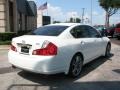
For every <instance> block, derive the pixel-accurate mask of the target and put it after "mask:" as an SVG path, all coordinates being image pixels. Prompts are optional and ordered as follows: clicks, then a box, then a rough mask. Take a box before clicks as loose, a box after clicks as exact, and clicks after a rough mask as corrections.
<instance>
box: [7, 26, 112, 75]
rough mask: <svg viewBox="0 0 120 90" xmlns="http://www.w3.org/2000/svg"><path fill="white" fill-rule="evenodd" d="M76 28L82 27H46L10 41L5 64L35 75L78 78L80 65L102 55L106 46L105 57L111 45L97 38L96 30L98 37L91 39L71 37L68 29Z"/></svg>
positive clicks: (103, 39)
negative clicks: (57, 74)
mask: <svg viewBox="0 0 120 90" xmlns="http://www.w3.org/2000/svg"><path fill="white" fill-rule="evenodd" d="M80 26H82V25H80V24H55V25H48V26H45V27H43V28H42V29H40V30H39V29H38V30H35V31H34V33H32V35H31V34H30V35H24V36H20V37H16V38H14V39H13V40H12V44H11V49H10V50H9V53H8V58H9V62H10V63H11V64H12V65H13V66H15V67H18V68H21V69H23V70H26V71H31V72H35V73H41V74H56V73H61V72H64V73H65V74H71V73H72V76H78V75H79V74H80V71H81V68H82V65H83V64H86V63H88V62H90V61H91V60H93V59H95V58H97V57H99V56H102V55H105V54H106V50H107V46H109V47H108V54H109V52H110V46H111V45H110V40H109V39H108V38H107V37H101V36H100V35H99V33H97V32H96V30H95V32H96V33H97V34H98V35H97V36H95V37H90V38H88V37H85V38H83V37H81V38H76V37H74V33H73V31H72V30H74V28H76V27H80ZM83 26H84V25H83ZM85 27H90V26H85ZM44 28H47V29H44ZM90 28H92V27H90ZM93 29H94V28H93ZM41 30H43V31H41ZM51 30H52V31H51ZM79 30H81V29H79ZM34 34H35V35H34ZM72 34H73V35H72ZM93 34H94V33H93ZM85 35H87V34H85ZM78 36H80V35H78ZM92 36H93V35H92ZM77 59H79V60H77ZM75 60H76V61H79V62H80V64H79V63H76V65H75V66H74V61H75ZM71 63H72V64H73V66H72V64H71ZM77 64H78V65H77ZM72 68H75V69H76V68H78V70H79V71H78V73H76V74H74V71H75V70H73V69H72ZM75 72H76V71H75Z"/></svg>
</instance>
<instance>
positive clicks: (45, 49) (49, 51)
mask: <svg viewBox="0 0 120 90" xmlns="http://www.w3.org/2000/svg"><path fill="white" fill-rule="evenodd" d="M32 54H33V55H43V56H51V55H57V46H56V45H54V44H53V43H51V42H45V43H44V44H43V46H42V48H41V49H36V50H34V51H33V53H32Z"/></svg>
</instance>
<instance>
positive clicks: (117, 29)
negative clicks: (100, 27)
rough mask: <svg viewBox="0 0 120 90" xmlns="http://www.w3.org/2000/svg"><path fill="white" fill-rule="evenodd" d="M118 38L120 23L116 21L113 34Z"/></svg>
mask: <svg viewBox="0 0 120 90" xmlns="http://www.w3.org/2000/svg"><path fill="white" fill-rule="evenodd" d="M114 35H115V36H116V37H117V38H118V39H120V23H118V24H117V25H116V27H115V34H114Z"/></svg>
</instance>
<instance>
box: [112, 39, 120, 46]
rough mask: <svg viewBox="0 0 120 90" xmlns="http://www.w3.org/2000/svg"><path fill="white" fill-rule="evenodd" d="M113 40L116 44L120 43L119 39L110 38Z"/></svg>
mask: <svg viewBox="0 0 120 90" xmlns="http://www.w3.org/2000/svg"><path fill="white" fill-rule="evenodd" d="M110 40H111V42H112V43H114V44H116V45H120V40H118V39H117V38H110Z"/></svg>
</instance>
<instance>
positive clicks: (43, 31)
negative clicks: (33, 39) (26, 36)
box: [30, 26, 68, 36]
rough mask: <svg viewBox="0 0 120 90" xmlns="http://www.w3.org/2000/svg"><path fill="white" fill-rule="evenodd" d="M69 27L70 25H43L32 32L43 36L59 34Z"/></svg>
mask: <svg viewBox="0 0 120 90" xmlns="http://www.w3.org/2000/svg"><path fill="white" fill-rule="evenodd" d="M67 28H68V26H43V27H40V28H38V29H36V30H34V31H33V32H32V33H30V34H32V35H43V36H58V35H60V34H61V33H62V32H63V31H64V30H65V29H67Z"/></svg>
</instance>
